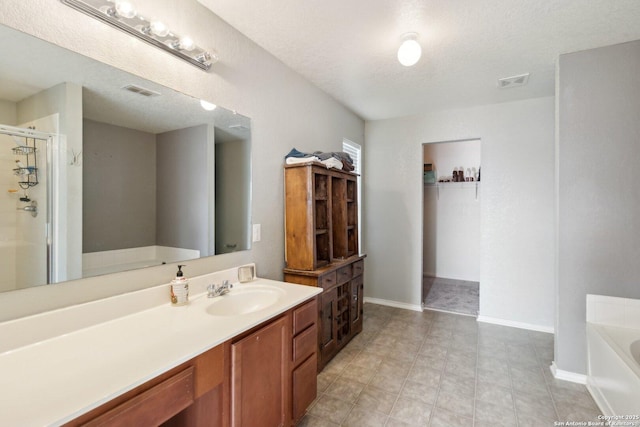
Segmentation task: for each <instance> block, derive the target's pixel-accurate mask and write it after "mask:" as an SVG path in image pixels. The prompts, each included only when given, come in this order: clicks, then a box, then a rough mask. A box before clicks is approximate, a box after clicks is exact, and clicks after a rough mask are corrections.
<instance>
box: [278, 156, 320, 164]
mask: <svg viewBox="0 0 640 427" xmlns="http://www.w3.org/2000/svg"><path fill="white" fill-rule="evenodd" d="M285 161H286V163H287V164H288V165H299V164H301V163H309V162H319V161H320V159H319V158H317V157H316V156H311V157H287V160H285Z"/></svg>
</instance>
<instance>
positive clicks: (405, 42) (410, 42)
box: [398, 33, 422, 67]
mask: <svg viewBox="0 0 640 427" xmlns="http://www.w3.org/2000/svg"><path fill="white" fill-rule="evenodd" d="M401 40H402V44H400V48H398V61H400V63H401V64H402V65H404V66H405V67H411V66H412V65H415V64H416V63H417V62H418V61H419V60H420V57H421V56H422V47H420V43H418V33H405V34H403V35H402V37H401Z"/></svg>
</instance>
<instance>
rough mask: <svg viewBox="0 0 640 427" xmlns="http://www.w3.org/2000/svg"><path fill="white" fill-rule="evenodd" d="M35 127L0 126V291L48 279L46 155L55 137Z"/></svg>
mask: <svg viewBox="0 0 640 427" xmlns="http://www.w3.org/2000/svg"><path fill="white" fill-rule="evenodd" d="M39 121H40V124H44V122H46V121H47V119H46V118H45V119H41V120H39ZM43 121H44V122H43ZM34 127H36V126H35V124H34V123H33V122H32V123H29V124H28V125H23V127H14V126H8V125H4V124H0V186H1V189H2V191H0V210H1V211H2V215H0V269H2V271H3V274H2V275H0V290H2V291H5V290H12V289H23V288H28V287H31V286H35V285H39V284H42V283H50V282H51V274H52V269H53V262H52V254H53V253H52V250H51V244H52V239H51V235H50V233H51V231H52V227H51V217H52V215H51V210H50V205H51V203H50V201H49V194H50V190H51V172H52V168H51V161H50V157H51V152H52V151H51V150H52V145H53V143H54V139H55V135H54V134H51V133H47V132H41V131H39V130H36V129H33V128H34Z"/></svg>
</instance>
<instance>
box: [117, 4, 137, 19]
mask: <svg viewBox="0 0 640 427" xmlns="http://www.w3.org/2000/svg"><path fill="white" fill-rule="evenodd" d="M116 13H117V14H118V16H121V17H123V18H128V19H131V18H133V17H135V16H136V15H137V12H136V8H135V7H133V4H131V3H129V2H128V1H119V2H116Z"/></svg>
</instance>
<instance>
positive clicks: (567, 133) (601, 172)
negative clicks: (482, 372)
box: [555, 41, 640, 374]
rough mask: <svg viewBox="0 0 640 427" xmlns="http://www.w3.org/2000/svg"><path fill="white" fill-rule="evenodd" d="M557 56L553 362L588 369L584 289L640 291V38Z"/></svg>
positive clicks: (638, 294)
mask: <svg viewBox="0 0 640 427" xmlns="http://www.w3.org/2000/svg"><path fill="white" fill-rule="evenodd" d="M558 64H559V79H558V88H559V89H558V167H559V174H558V181H559V182H558V200H559V203H558V230H559V233H558V313H557V335H556V345H555V362H556V366H557V367H558V368H559V369H561V370H563V371H569V372H574V373H579V374H586V372H587V359H586V353H587V346H586V332H585V330H586V295H587V294H597V295H608V296H615V297H623V298H640V285H639V284H638V283H639V281H640V279H639V278H640V263H639V262H638V260H639V259H640V220H639V218H640V191H638V187H636V183H637V175H638V165H640V143H639V141H640V121H639V120H638V117H639V115H638V112H639V111H640V74H639V73H638V70H640V41H635V42H630V43H624V44H620V45H615V46H609V47H604V48H600V49H592V50H587V51H582V52H576V53H572V54H568V55H561V56H560V60H559V63H558Z"/></svg>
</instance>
